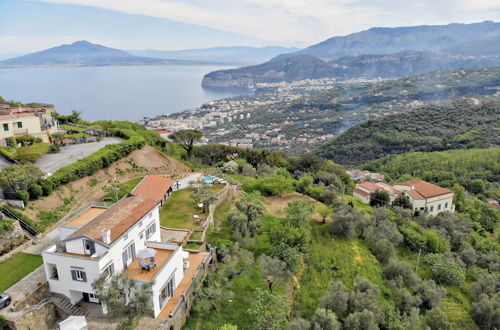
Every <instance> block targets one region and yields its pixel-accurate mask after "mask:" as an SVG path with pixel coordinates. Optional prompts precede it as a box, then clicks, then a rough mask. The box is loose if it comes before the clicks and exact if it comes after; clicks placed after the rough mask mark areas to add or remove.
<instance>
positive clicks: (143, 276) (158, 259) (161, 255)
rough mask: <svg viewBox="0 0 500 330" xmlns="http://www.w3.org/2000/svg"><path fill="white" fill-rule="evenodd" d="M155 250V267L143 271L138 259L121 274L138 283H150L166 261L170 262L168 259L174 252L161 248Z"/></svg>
mask: <svg viewBox="0 0 500 330" xmlns="http://www.w3.org/2000/svg"><path fill="white" fill-rule="evenodd" d="M154 250H156V254H155V257H154V258H155V263H156V267H155V268H153V269H150V270H148V271H147V270H143V269H142V268H141V266H140V265H139V258H136V259H135V260H134V261H133V262H132V263H131V264H130V265H129V266H128V268H127V270H125V271H124V272H123V273H124V274H125V275H126V276H128V277H131V278H133V279H136V280H140V281H151V280H153V279H154V278H155V276H156V274H158V273H160V272H161V270H162V269H163V266H165V265H166V264H167V263H168V261H169V260H170V257H171V256H172V254H174V252H175V250H171V249H161V248H154Z"/></svg>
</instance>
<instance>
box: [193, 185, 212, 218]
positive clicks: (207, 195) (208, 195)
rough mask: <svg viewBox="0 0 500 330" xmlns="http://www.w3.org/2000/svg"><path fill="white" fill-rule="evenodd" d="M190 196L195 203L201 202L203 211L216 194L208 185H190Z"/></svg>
mask: <svg viewBox="0 0 500 330" xmlns="http://www.w3.org/2000/svg"><path fill="white" fill-rule="evenodd" d="M190 196H191V198H192V199H194V200H195V202H196V203H200V204H203V213H205V212H206V208H207V207H208V206H209V205H210V204H211V203H212V202H213V201H214V200H215V199H216V195H215V194H214V192H213V190H212V187H211V186H210V185H200V186H198V187H192V190H191V195H190Z"/></svg>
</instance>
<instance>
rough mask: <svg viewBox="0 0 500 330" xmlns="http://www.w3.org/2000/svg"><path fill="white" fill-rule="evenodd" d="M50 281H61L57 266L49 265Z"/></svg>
mask: <svg viewBox="0 0 500 330" xmlns="http://www.w3.org/2000/svg"><path fill="white" fill-rule="evenodd" d="M49 271H50V279H51V280H59V273H58V272H57V265H55V264H49Z"/></svg>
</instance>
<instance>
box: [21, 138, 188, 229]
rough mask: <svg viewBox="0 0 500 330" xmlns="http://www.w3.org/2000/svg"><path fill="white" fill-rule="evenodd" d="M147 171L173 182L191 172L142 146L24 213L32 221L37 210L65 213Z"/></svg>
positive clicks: (94, 199) (34, 219)
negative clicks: (109, 188)
mask: <svg viewBox="0 0 500 330" xmlns="http://www.w3.org/2000/svg"><path fill="white" fill-rule="evenodd" d="M148 172H149V173H155V174H161V175H165V176H168V177H171V178H173V179H181V178H183V177H186V176H187V175H189V174H190V173H191V171H190V170H189V169H188V168H187V167H185V166H184V165H183V164H182V163H180V162H178V161H177V160H175V159H173V158H171V157H168V156H166V155H165V154H163V153H161V152H160V151H158V150H156V149H154V148H152V147H150V146H145V147H144V148H142V149H139V150H136V151H134V152H132V153H131V154H130V155H128V156H127V157H125V158H122V159H120V160H119V161H117V162H115V163H114V164H113V165H111V166H110V167H108V168H105V169H102V170H99V171H97V172H96V173H94V174H93V175H91V176H88V177H85V178H82V179H78V180H75V181H73V182H71V183H68V184H66V185H64V186H61V187H59V188H58V189H56V190H55V191H54V192H53V193H52V194H51V195H50V196H48V197H45V198H43V199H40V200H37V201H32V202H30V203H29V204H28V207H27V208H26V210H25V211H24V213H25V214H26V215H27V216H28V217H30V218H31V219H32V220H33V221H39V220H40V219H39V218H38V217H37V215H38V214H39V212H40V211H47V212H50V211H54V209H56V210H57V211H59V212H60V213H68V214H69V213H71V212H73V211H75V210H77V209H78V208H80V207H81V206H83V205H85V204H87V203H90V202H93V201H99V200H101V199H102V198H103V197H104V196H105V195H106V191H105V188H106V187H109V186H110V185H111V183H112V181H113V180H116V181H118V182H125V181H128V180H131V179H134V178H138V177H142V176H144V175H146V174H147V173H148Z"/></svg>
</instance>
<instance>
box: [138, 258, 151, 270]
mask: <svg viewBox="0 0 500 330" xmlns="http://www.w3.org/2000/svg"><path fill="white" fill-rule="evenodd" d="M139 266H140V267H141V269H142V270H145V271H149V265H147V264H145V263H143V262H142V260H139Z"/></svg>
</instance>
